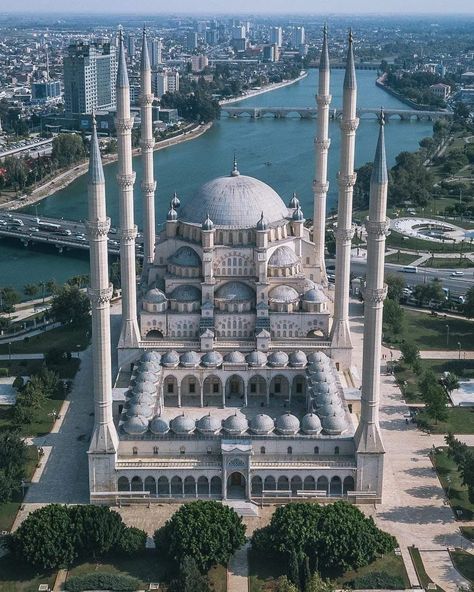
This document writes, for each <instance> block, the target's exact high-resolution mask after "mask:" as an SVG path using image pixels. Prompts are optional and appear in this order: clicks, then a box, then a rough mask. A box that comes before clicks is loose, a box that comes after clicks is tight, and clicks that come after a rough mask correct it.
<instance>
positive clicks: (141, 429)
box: [122, 415, 148, 436]
mask: <svg viewBox="0 0 474 592" xmlns="http://www.w3.org/2000/svg"><path fill="white" fill-rule="evenodd" d="M122 428H123V430H124V431H125V432H126V433H127V434H130V435H131V436H139V435H141V434H144V433H145V432H146V431H147V429H148V420H147V419H146V418H145V417H143V416H141V415H134V416H133V417H130V419H127V421H126V422H124V424H123V425H122Z"/></svg>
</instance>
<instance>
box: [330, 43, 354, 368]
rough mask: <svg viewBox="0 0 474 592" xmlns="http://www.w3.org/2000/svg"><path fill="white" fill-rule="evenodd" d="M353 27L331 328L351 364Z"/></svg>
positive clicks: (337, 355)
mask: <svg viewBox="0 0 474 592" xmlns="http://www.w3.org/2000/svg"><path fill="white" fill-rule="evenodd" d="M352 45H353V39H352V31H350V32H349V48H348V52H347V63H346V73H345V77H344V87H343V99H342V121H341V164H340V169H339V177H338V183H339V202H338V212H337V232H336V291H335V298H334V319H333V325H332V331H331V339H332V347H333V359H334V360H336V361H337V362H338V363H339V364H340V365H342V367H344V368H348V367H349V366H350V362H351V354H352V341H351V332H350V328H349V287H350V263H351V241H352V237H353V234H354V230H353V228H352V195H353V192H354V184H355V182H356V174H355V173H354V153H355V139H356V130H357V127H358V125H359V119H358V118H357V115H356V110H357V82H356V74H355V65H354V51H353V46H352Z"/></svg>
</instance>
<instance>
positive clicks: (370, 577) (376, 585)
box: [344, 571, 405, 590]
mask: <svg viewBox="0 0 474 592" xmlns="http://www.w3.org/2000/svg"><path fill="white" fill-rule="evenodd" d="M344 585H345V586H348V587H349V588H352V589H353V590H403V589H404V588H405V582H404V581H403V578H402V577H400V576H393V575H391V574H388V573H385V572H383V571H374V572H373V573H369V574H366V575H364V576H359V577H358V578H355V579H353V580H351V581H350V582H345V583H344Z"/></svg>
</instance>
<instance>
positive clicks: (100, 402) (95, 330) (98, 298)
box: [86, 120, 118, 492]
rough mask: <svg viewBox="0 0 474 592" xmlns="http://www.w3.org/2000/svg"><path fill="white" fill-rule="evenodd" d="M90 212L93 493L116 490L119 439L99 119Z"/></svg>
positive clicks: (92, 154)
mask: <svg viewBox="0 0 474 592" xmlns="http://www.w3.org/2000/svg"><path fill="white" fill-rule="evenodd" d="M88 194H89V213H88V221H87V223H86V225H87V233H88V236H89V245H90V288H89V298H90V301H91V308H92V355H93V366H92V378H93V392H94V431H93V434H92V439H91V443H90V446H89V484H90V490H91V492H93V491H111V490H113V489H114V488H115V483H114V474H115V461H116V456H117V450H118V436H117V431H116V429H115V425H114V421H113V417H112V364H111V350H110V298H111V297H112V286H111V285H110V284H109V271H108V258H107V233H108V231H109V228H110V218H107V214H106V209H105V179H104V171H103V169H102V161H101V158H100V150H99V142H98V140H97V132H96V126H95V120H94V125H93V131H92V138H91V150H90V160H89V183H88Z"/></svg>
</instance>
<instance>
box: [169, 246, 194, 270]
mask: <svg viewBox="0 0 474 592" xmlns="http://www.w3.org/2000/svg"><path fill="white" fill-rule="evenodd" d="M168 261H169V263H171V264H173V265H179V266H181V267H201V258H200V257H199V255H198V254H197V253H196V251H195V250H194V249H192V248H191V247H187V246H184V247H180V248H179V249H178V250H177V251H176V253H174V254H173V255H171V257H170V258H169V259H168Z"/></svg>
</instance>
